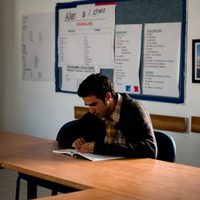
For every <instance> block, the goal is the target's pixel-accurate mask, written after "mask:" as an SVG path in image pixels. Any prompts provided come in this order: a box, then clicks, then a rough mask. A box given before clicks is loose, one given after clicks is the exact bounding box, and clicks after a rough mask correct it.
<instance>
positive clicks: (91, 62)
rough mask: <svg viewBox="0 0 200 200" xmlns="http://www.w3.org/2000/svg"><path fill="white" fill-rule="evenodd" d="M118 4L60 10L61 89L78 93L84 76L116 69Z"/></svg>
mask: <svg viewBox="0 0 200 200" xmlns="http://www.w3.org/2000/svg"><path fill="white" fill-rule="evenodd" d="M114 25H115V4H109V5H107V4H105V5H104V4H100V5H98V4H87V5H79V6H77V7H75V8H66V9H60V10H59V22H58V67H59V68H60V71H61V74H62V75H61V76H62V78H61V80H62V83H61V90H65V91H69V92H76V91H77V88H78V86H79V84H80V82H82V80H83V79H84V78H86V77H87V76H88V75H89V74H91V73H99V72H100V70H101V69H102V68H113V62H114V52H113V45H114V27H115V26H114Z"/></svg>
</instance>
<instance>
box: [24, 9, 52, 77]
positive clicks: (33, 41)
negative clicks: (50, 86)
mask: <svg viewBox="0 0 200 200" xmlns="http://www.w3.org/2000/svg"><path fill="white" fill-rule="evenodd" d="M54 18H55V13H54V12H48V13H37V14H31V15H24V16H22V66H23V80H27V81H53V80H54V66H55V59H54V58H55V45H54V41H55V36H54V35H55V34H54V32H55V31H54V30H55V20H54ZM38 22H39V23H38Z"/></svg>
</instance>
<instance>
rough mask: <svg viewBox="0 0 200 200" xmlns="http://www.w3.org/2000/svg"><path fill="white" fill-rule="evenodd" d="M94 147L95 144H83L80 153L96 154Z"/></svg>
mask: <svg viewBox="0 0 200 200" xmlns="http://www.w3.org/2000/svg"><path fill="white" fill-rule="evenodd" d="M94 145H95V142H87V143H85V144H83V145H82V146H81V148H80V149H79V150H78V151H80V152H83V153H94Z"/></svg>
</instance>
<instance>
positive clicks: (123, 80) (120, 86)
mask: <svg viewBox="0 0 200 200" xmlns="http://www.w3.org/2000/svg"><path fill="white" fill-rule="evenodd" d="M141 38H142V25H141V24H126V25H116V31H115V64H114V86H115V90H116V91H118V92H127V93H132V94H140V78H139V69H140V58H141Z"/></svg>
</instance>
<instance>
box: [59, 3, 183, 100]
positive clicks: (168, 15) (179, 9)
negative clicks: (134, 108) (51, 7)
mask: <svg viewBox="0 0 200 200" xmlns="http://www.w3.org/2000/svg"><path fill="white" fill-rule="evenodd" d="M105 2H116V3H117V6H116V13H115V14H116V24H145V23H166V22H181V49H180V56H181V57H180V74H179V83H178V89H179V96H178V97H170V96H169V97H166V96H155V95H144V94H142V92H141V94H129V95H130V96H131V97H133V98H135V99H140V100H148V101H159V102H168V103H184V97H185V48H186V47H185V45H186V44H185V41H186V0H169V1H165V0H115V1H114V0H86V1H73V2H67V3H57V4H56V8H55V12H56V15H55V22H56V23H55V24H56V27H55V36H56V37H55V85H56V92H64V93H75V92H70V91H63V90H62V89H61V86H62V71H61V68H60V67H59V66H58V58H59V55H58V29H59V28H58V25H59V10H60V9H65V8H74V7H76V6H77V5H82V4H91V3H105ZM124 10H125V11H126V12H124ZM143 36H144V35H143ZM143 36H142V37H143ZM142 43H143V38H142ZM142 50H143V48H142ZM141 52H142V51H141ZM142 58H143V57H142V56H141V65H142ZM141 73H142V71H141V70H140V75H141ZM141 81H142V80H141ZM140 84H141V85H142V83H141V82H140Z"/></svg>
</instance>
